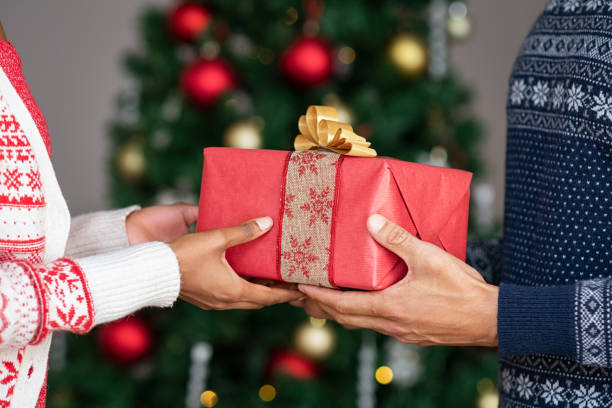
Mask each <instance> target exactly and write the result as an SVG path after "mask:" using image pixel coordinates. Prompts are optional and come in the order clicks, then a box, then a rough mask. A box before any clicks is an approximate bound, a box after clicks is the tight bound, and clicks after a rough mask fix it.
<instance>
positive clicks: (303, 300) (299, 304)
mask: <svg viewBox="0 0 612 408" xmlns="http://www.w3.org/2000/svg"><path fill="white" fill-rule="evenodd" d="M306 299H307V298H306V296H304V297H303V298H300V299H298V300H292V301H291V302H289V304H290V305H291V306H293V307H304V306H306Z"/></svg>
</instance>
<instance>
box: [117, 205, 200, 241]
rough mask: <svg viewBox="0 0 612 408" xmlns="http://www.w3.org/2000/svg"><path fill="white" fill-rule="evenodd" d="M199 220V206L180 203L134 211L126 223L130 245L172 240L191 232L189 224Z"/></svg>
mask: <svg viewBox="0 0 612 408" xmlns="http://www.w3.org/2000/svg"><path fill="white" fill-rule="evenodd" d="M197 220H198V207H197V206H195V205H190V204H184V203H178V204H173V205H156V206H153V207H146V208H143V209H142V210H138V211H134V212H133V213H131V214H130V215H128V217H127V219H126V221H125V224H126V230H127V235H128V241H129V243H130V245H134V244H140V243H142V242H150V241H161V242H171V241H174V240H176V239H178V238H180V237H182V236H183V235H185V234H187V233H189V226H190V225H191V224H193V223H195V222H196V221H197Z"/></svg>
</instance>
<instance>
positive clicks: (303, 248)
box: [282, 235, 319, 278]
mask: <svg viewBox="0 0 612 408" xmlns="http://www.w3.org/2000/svg"><path fill="white" fill-rule="evenodd" d="M289 239H290V240H291V241H290V242H291V249H290V250H289V251H283V253H282V257H283V258H285V259H286V260H287V261H289V262H290V264H289V268H288V271H289V276H292V275H293V274H294V273H296V272H301V273H302V275H303V276H305V277H306V278H310V272H309V270H308V265H309V264H310V263H312V262H314V261H317V260H319V257H318V256H316V255H315V254H314V253H313V252H312V238H311V237H308V238H306V239H305V240H304V242H302V243H300V242H299V241H298V239H297V238H296V237H294V236H293V235H291V237H289Z"/></svg>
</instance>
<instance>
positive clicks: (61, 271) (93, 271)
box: [0, 242, 180, 349]
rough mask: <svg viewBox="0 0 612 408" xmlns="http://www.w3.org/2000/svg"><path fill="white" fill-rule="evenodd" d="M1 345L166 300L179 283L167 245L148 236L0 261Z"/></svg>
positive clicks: (86, 325) (82, 327)
mask: <svg viewBox="0 0 612 408" xmlns="http://www.w3.org/2000/svg"><path fill="white" fill-rule="evenodd" d="M0 276H1V279H0V349H2V348H7V347H21V346H24V345H27V344H35V343H37V342H38V341H40V340H41V339H43V338H44V337H45V336H46V335H47V333H49V332H50V331H56V330H64V331H71V332H74V333H85V332H87V331H89V330H90V329H91V328H92V327H93V326H95V325H97V324H101V323H105V322H108V321H111V320H115V319H118V318H121V317H123V316H126V315H128V314H130V313H133V312H135V311H136V310H138V309H141V308H143V307H147V306H158V307H165V306H170V305H172V303H173V302H174V301H175V300H176V298H177V296H178V292H179V288H180V277H179V270H178V263H177V260H176V257H175V256H174V253H173V252H172V250H171V249H170V247H168V245H166V244H164V243H161V242H149V243H145V244H140V245H135V246H131V247H129V248H125V249H121V250H118V251H114V252H109V253H105V254H102V255H95V256H91V257H85V258H78V259H71V258H61V259H58V260H56V261H53V262H51V263H49V264H47V265H36V264H33V263H31V262H29V261H27V260H14V261H5V262H1V263H0Z"/></svg>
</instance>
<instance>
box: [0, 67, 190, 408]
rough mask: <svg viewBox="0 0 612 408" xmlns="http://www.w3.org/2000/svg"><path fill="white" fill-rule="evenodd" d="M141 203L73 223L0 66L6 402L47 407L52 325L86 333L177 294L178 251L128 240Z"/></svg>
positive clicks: (0, 398)
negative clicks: (43, 398)
mask: <svg viewBox="0 0 612 408" xmlns="http://www.w3.org/2000/svg"><path fill="white" fill-rule="evenodd" d="M38 125H39V124H38ZM137 208H138V207H130V208H127V209H122V210H116V211H111V212H100V213H94V214H89V215H84V216H80V217H77V218H75V219H73V220H72V222H71V220H70V215H69V212H68V208H67V205H66V202H65V200H64V198H63V196H62V192H61V190H60V188H59V185H58V182H57V180H56V177H55V173H54V171H53V167H52V164H51V160H50V158H49V155H48V153H47V150H46V148H45V144H44V143H43V139H42V137H41V134H40V132H39V128H38V127H37V123H35V121H34V119H33V117H32V115H31V114H30V111H29V110H28V107H26V105H25V103H24V101H23V100H22V98H21V97H20V96H19V93H18V91H17V89H16V88H15V87H14V86H13V83H11V80H10V79H9V75H8V74H7V73H5V72H4V70H2V69H1V68H0V408H2V407H18V408H33V407H36V406H41V405H40V402H39V405H37V401H38V400H39V395H40V393H41V389H43V388H44V386H45V384H44V383H45V374H46V367H47V358H48V352H49V345H50V342H51V333H52V332H53V331H56V330H67V331H72V332H76V333H85V332H87V331H89V330H90V329H91V328H92V327H93V326H95V325H97V324H100V323H104V322H108V321H111V320H114V319H118V318H121V317H123V316H125V315H128V314H130V313H132V312H134V311H136V310H138V309H140V308H143V307H147V306H160V307H165V306H170V305H172V303H173V302H174V301H175V300H176V298H177V296H178V292H179V287H180V276H179V269H178V264H177V261H176V258H175V256H174V254H173V252H172V250H171V249H170V248H169V247H168V246H167V245H166V244H163V243H160V242H151V243H146V244H140V245H136V246H128V240H127V235H126V231H125V219H126V216H127V215H128V214H129V213H130V212H131V211H134V210H135V209H137Z"/></svg>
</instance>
